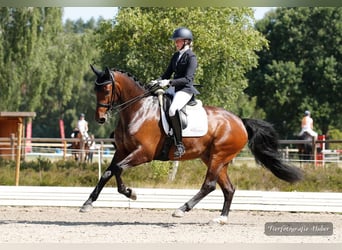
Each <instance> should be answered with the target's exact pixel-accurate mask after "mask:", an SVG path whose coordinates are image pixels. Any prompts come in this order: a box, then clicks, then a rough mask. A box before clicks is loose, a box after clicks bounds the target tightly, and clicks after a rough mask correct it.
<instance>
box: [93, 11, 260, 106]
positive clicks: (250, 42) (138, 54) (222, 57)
mask: <svg viewBox="0 0 342 250" xmlns="http://www.w3.org/2000/svg"><path fill="white" fill-rule="evenodd" d="M252 16H253V11H252V9H251V8H121V9H120V10H119V12H118V15H117V16H116V18H115V20H114V23H111V22H104V23H102V25H101V27H100V29H99V32H98V34H99V39H100V40H99V43H98V44H99V48H100V49H101V50H102V51H101V52H102V55H103V57H102V60H101V64H102V65H101V66H102V67H103V66H109V67H115V68H120V69H123V70H126V71H128V72H130V73H132V74H134V75H135V76H137V77H138V78H139V79H140V80H141V81H142V82H147V81H150V80H152V79H155V78H158V77H159V76H160V75H161V74H162V73H163V71H164V70H165V68H166V66H167V65H168V63H169V60H170V57H171V55H172V54H173V53H174V50H175V49H174V44H173V43H172V42H171V41H170V40H169V38H170V37H171V35H172V32H173V30H174V29H175V28H177V27H180V26H186V27H188V28H189V29H191V30H192V31H193V34H194V52H195V53H196V55H197V57H198V61H199V67H198V70H197V75H196V82H197V83H198V84H201V85H202V86H203V87H202V88H200V89H199V90H200V92H201V95H200V97H199V98H201V99H202V100H204V102H205V103H206V104H210V105H218V106H223V107H225V108H228V109H233V108H235V107H236V105H235V102H236V101H237V99H238V97H239V96H240V95H241V93H242V91H243V89H244V88H246V87H247V80H246V77H245V73H246V72H247V71H249V70H251V69H252V68H253V67H256V66H257V56H256V54H255V52H256V51H258V50H261V48H262V47H263V46H267V43H266V40H265V39H264V38H263V36H261V34H260V33H259V32H257V31H256V30H255V29H254V28H253V23H252ZM234 111H235V110H234Z"/></svg>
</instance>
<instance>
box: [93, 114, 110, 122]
mask: <svg viewBox="0 0 342 250" xmlns="http://www.w3.org/2000/svg"><path fill="white" fill-rule="evenodd" d="M95 120H96V121H97V122H98V123H99V124H104V123H105V122H106V121H107V114H104V115H102V116H96V117H95Z"/></svg>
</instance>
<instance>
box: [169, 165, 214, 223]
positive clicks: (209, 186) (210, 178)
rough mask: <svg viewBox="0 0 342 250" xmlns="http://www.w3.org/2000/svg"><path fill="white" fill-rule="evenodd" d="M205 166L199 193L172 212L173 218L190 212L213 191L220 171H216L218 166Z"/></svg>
mask: <svg viewBox="0 0 342 250" xmlns="http://www.w3.org/2000/svg"><path fill="white" fill-rule="evenodd" d="M207 165H208V166H209V167H208V170H207V174H206V177H205V181H204V183H203V184H202V187H201V189H200V191H199V192H198V193H197V194H196V195H195V196H194V197H192V198H191V199H190V200H189V201H188V202H186V203H185V204H184V205H183V206H181V207H180V208H178V209H177V210H176V211H174V213H173V214H172V216H173V217H183V216H184V213H185V212H188V211H190V210H191V209H192V208H193V207H194V206H195V205H196V204H197V203H198V202H200V201H201V200H202V199H203V198H204V197H205V196H207V195H208V194H209V193H211V192H212V191H214V190H215V188H216V181H217V178H218V173H219V172H220V170H218V169H219V168H220V165H217V164H216V165H213V164H209V163H207ZM210 166H211V167H210ZM213 166H215V167H213Z"/></svg>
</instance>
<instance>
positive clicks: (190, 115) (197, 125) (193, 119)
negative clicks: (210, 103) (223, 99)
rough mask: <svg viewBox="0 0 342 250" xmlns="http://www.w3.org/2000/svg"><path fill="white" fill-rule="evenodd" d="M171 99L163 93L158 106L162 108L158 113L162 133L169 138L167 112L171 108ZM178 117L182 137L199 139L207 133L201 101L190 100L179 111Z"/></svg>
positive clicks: (169, 129)
mask: <svg viewBox="0 0 342 250" xmlns="http://www.w3.org/2000/svg"><path fill="white" fill-rule="evenodd" d="M172 98H173V96H172V95H170V94H168V93H164V94H163V98H162V105H160V106H161V107H162V108H161V109H160V112H161V120H162V125H163V129H164V132H165V133H166V134H167V135H170V136H171V135H172V134H173V132H172V129H171V126H170V118H169V112H168V110H169V108H170V106H171V103H172ZM160 101H161V100H160V99H159V102H160ZM179 115H180V120H181V126H182V135H183V137H200V136H203V135H205V134H206V133H207V131H208V117H207V113H206V112H205V110H204V108H203V104H202V101H201V100H199V99H195V98H194V97H193V98H191V100H190V101H189V102H188V103H187V104H186V105H185V106H184V107H183V108H182V109H181V110H180V112H179Z"/></svg>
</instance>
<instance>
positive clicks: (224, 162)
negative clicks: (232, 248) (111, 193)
mask: <svg viewBox="0 0 342 250" xmlns="http://www.w3.org/2000/svg"><path fill="white" fill-rule="evenodd" d="M90 66H91V69H92V70H93V72H94V73H95V75H96V77H97V78H96V81H95V88H94V89H95V94H96V98H97V106H96V111H95V119H96V121H97V122H98V123H100V124H104V123H105V122H106V121H107V119H108V112H110V111H111V110H113V109H116V111H117V113H118V118H119V120H118V123H117V126H116V128H115V131H114V144H115V147H116V152H115V154H114V156H113V159H112V161H111V163H110V165H109V166H108V168H107V169H106V170H105V171H104V173H103V175H102V177H101V178H100V180H99V182H98V183H97V185H96V187H95V189H94V190H93V191H92V193H91V194H90V196H89V198H88V199H87V200H86V201H85V203H84V204H83V206H82V207H81V209H80V212H88V211H90V210H91V209H92V208H93V206H92V203H93V202H94V201H96V200H97V198H98V196H99V194H100V192H101V190H102V188H103V187H104V186H105V184H106V183H107V182H108V180H109V179H110V178H111V177H112V176H113V175H114V176H115V178H116V183H117V189H118V192H119V193H121V194H123V195H125V196H126V197H128V198H130V199H133V200H135V199H136V198H137V195H136V193H135V191H134V190H133V189H131V188H128V187H126V186H125V184H124V182H123V180H122V179H121V174H122V172H123V171H124V170H127V169H129V168H132V167H135V166H137V165H140V164H143V163H146V162H150V161H152V160H155V159H159V155H160V154H161V150H162V148H163V144H164V143H165V141H166V139H167V138H166V137H167V135H166V134H165V133H164V131H163V128H162V125H161V118H160V107H159V103H158V99H157V97H156V96H155V95H154V94H153V93H152V91H151V88H150V87H149V85H143V84H141V83H140V82H138V81H137V80H136V79H135V78H134V77H133V76H132V75H130V74H129V73H127V72H124V71H120V70H115V69H109V68H108V67H107V68H106V69H105V70H104V71H100V70H98V69H96V68H95V67H94V66H92V65H90ZM204 108H205V111H206V113H207V116H208V132H207V134H205V135H204V136H201V137H193V138H191V137H186V138H185V137H184V138H183V143H184V145H185V148H186V153H185V154H184V155H183V156H182V157H181V158H180V159H179V158H177V159H175V158H174V154H173V152H174V151H173V150H174V145H171V150H170V152H169V153H168V159H166V160H182V161H183V160H189V159H195V158H200V159H201V160H202V161H203V162H204V163H205V165H206V166H207V173H206V176H205V179H204V182H203V184H202V186H201V188H200V190H199V192H198V193H197V194H196V195H195V196H194V197H193V198H191V199H190V200H189V201H188V202H186V203H185V204H184V205H182V206H181V207H180V208H178V209H177V210H176V211H175V212H174V213H173V214H172V216H174V217H183V216H184V214H185V212H188V211H190V210H191V209H192V208H193V207H194V206H195V205H196V204H197V203H198V202H200V201H201V200H202V199H203V198H204V197H205V196H206V195H208V194H209V193H210V192H212V191H213V190H215V188H216V184H217V183H218V185H219V186H220V188H221V189H222V192H223V196H224V202H223V208H222V210H221V215H220V216H219V217H218V218H215V219H213V221H214V222H216V223H221V224H224V223H227V222H228V213H229V210H230V206H231V203H232V199H233V195H234V192H235V188H234V187H233V185H232V183H231V182H230V179H229V177H228V173H227V170H228V164H229V163H230V162H231V161H232V160H233V158H234V157H236V156H237V155H238V154H239V152H240V151H241V150H242V149H243V147H244V146H245V145H246V144H247V142H248V145H249V148H250V149H251V152H252V153H253V154H254V156H255V158H256V160H257V162H259V163H260V164H261V165H262V166H264V167H266V168H267V169H268V170H270V171H271V172H272V173H273V174H274V175H275V176H277V177H278V178H280V179H282V180H284V181H287V182H290V183H293V182H296V181H299V180H301V179H302V172H301V170H300V169H299V168H296V167H294V166H290V165H287V164H286V163H285V162H283V161H282V160H281V158H280V156H279V154H278V151H277V149H278V139H277V133H276V131H275V130H274V129H273V127H272V125H271V124H269V123H267V122H265V121H262V120H255V119H240V118H239V117H237V116H236V115H234V114H232V113H231V112H228V111H226V110H224V109H223V108H218V107H213V106H205V107H204Z"/></svg>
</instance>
